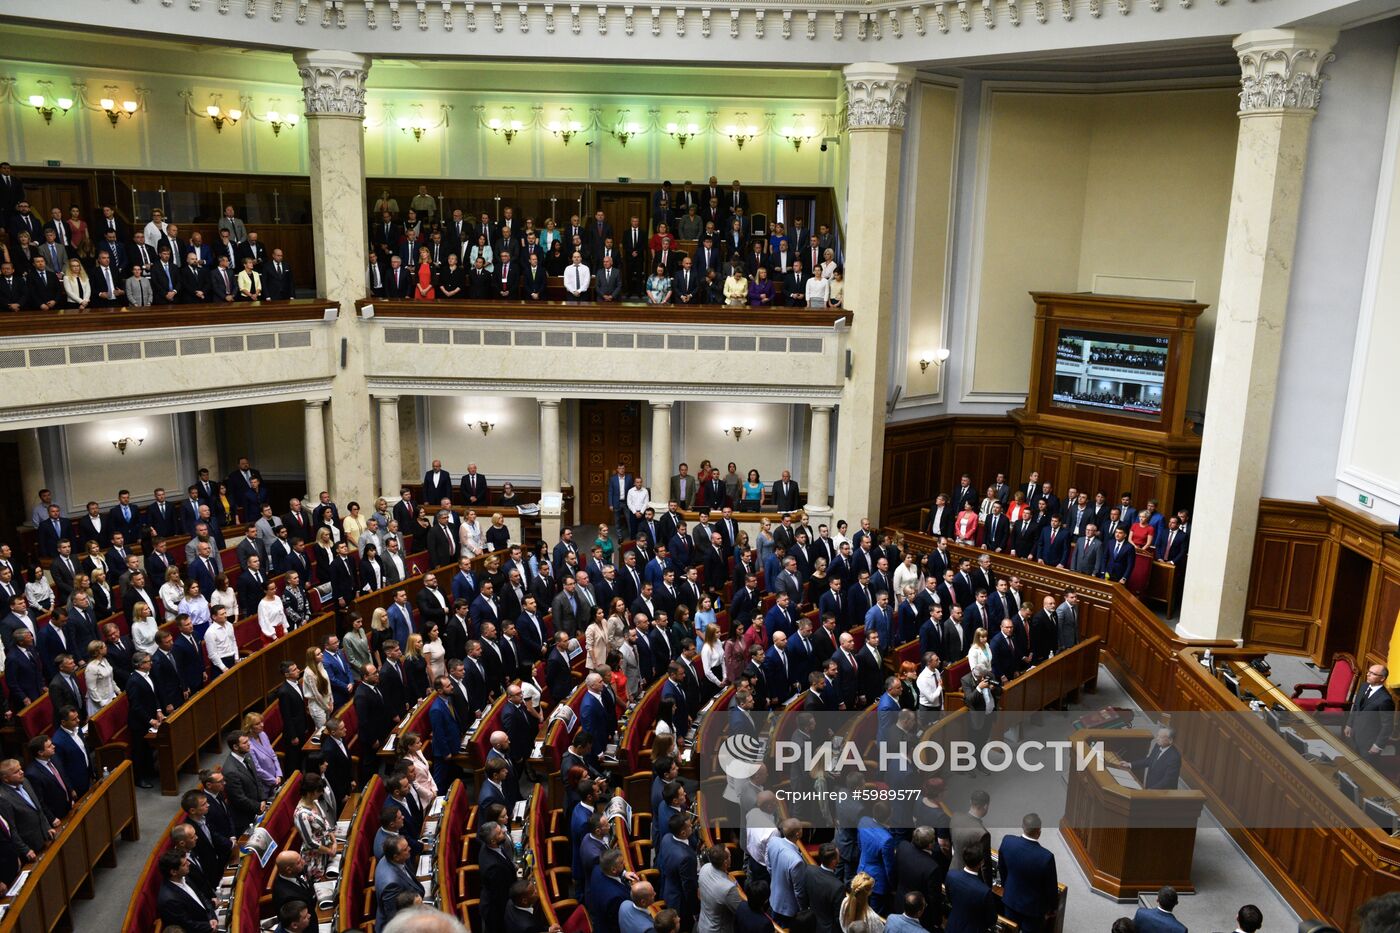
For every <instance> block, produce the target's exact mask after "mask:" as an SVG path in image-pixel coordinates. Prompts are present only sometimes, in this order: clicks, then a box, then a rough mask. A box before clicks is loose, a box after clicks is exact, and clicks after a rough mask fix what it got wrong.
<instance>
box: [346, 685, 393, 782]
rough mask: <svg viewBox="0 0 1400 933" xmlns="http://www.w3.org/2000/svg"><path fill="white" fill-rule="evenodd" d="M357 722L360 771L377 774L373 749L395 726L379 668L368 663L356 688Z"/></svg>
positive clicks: (382, 742)
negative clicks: (381, 682) (382, 687)
mask: <svg viewBox="0 0 1400 933" xmlns="http://www.w3.org/2000/svg"><path fill="white" fill-rule="evenodd" d="M354 702H355V723H356V731H357V732H358V733H359V739H360V748H361V750H362V753H361V755H360V774H361V776H362V777H363V776H364V775H366V774H373V773H374V771H375V769H376V762H375V756H374V754H372V753H371V750H372V749H378V748H379V747H380V746H381V745H383V744H384V739H385V738H386V737H387V736H388V735H389V731H390V730H391V729H393V727H394V715H395V714H394V713H393V712H391V711H390V709H389V707H388V705H387V703H386V702H385V700H384V694H383V693H382V692H381V690H380V686H379V668H377V667H376V666H375V665H373V664H366V665H365V666H364V669H363V670H362V671H361V672H360V683H359V686H357V687H356V688H355V698H354Z"/></svg>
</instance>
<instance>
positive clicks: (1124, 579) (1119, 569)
mask: <svg viewBox="0 0 1400 933" xmlns="http://www.w3.org/2000/svg"><path fill="white" fill-rule="evenodd" d="M1136 559H1137V552H1136V551H1134V550H1133V546H1132V544H1131V543H1129V541H1128V529H1126V528H1124V527H1122V526H1121V525H1120V526H1119V527H1118V528H1116V529H1115V530H1114V532H1113V543H1112V544H1110V545H1109V546H1108V553H1107V554H1106V555H1105V556H1104V564H1103V575H1104V579H1106V580H1116V581H1117V582H1119V583H1121V584H1123V585H1124V586H1127V585H1128V578H1129V577H1130V576H1132V573H1133V562H1134V561H1135V560H1136Z"/></svg>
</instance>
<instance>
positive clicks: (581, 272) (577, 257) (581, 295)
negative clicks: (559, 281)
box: [564, 251, 593, 301]
mask: <svg viewBox="0 0 1400 933" xmlns="http://www.w3.org/2000/svg"><path fill="white" fill-rule="evenodd" d="M573 260H574V261H573V263H572V264H571V265H569V266H568V267H567V268H566V269H565V270H564V291H566V292H568V293H569V297H570V298H572V299H573V300H574V301H587V300H588V286H589V283H591V282H592V281H593V273H592V272H590V271H589V269H588V267H587V266H585V265H584V264H583V255H582V254H581V253H579V252H578V251H575V252H574V257H573Z"/></svg>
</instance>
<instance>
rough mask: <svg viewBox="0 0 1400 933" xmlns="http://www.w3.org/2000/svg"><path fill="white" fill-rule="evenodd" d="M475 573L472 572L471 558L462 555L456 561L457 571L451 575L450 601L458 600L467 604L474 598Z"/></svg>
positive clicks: (454, 603) (475, 590)
mask: <svg viewBox="0 0 1400 933" xmlns="http://www.w3.org/2000/svg"><path fill="white" fill-rule="evenodd" d="M476 592H477V587H476V574H474V573H472V559H471V558H470V557H463V558H461V559H460V560H459V561H457V572H456V573H454V574H453V575H452V603H453V605H456V603H457V602H458V601H459V600H460V601H461V602H464V603H466V604H467V605H468V606H470V605H471V604H472V600H474V599H476Z"/></svg>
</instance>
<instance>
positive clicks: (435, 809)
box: [428, 797, 447, 816]
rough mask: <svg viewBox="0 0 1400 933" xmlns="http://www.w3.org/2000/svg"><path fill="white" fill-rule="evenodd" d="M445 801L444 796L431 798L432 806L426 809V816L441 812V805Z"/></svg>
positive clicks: (436, 814)
mask: <svg viewBox="0 0 1400 933" xmlns="http://www.w3.org/2000/svg"><path fill="white" fill-rule="evenodd" d="M445 803H447V798H446V797H435V798H433V806H432V808H431V809H429V810H428V816H438V815H440V814H441V813H442V807H443V805H444V804H445Z"/></svg>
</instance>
